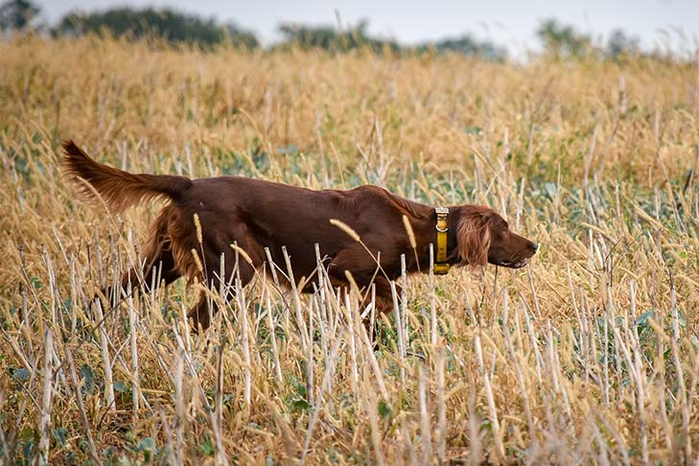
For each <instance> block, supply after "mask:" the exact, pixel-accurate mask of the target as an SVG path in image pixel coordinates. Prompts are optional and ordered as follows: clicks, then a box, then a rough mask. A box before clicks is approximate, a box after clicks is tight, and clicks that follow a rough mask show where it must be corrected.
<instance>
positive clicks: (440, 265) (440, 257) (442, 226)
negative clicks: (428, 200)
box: [433, 207, 451, 275]
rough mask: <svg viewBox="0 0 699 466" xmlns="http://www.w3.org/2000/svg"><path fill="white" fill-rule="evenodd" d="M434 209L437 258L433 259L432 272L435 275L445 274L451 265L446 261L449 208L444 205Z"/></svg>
mask: <svg viewBox="0 0 699 466" xmlns="http://www.w3.org/2000/svg"><path fill="white" fill-rule="evenodd" d="M434 211H435V212H436V213H437V225H435V229H436V230H437V258H436V259H435V261H434V268H433V272H434V274H435V275H446V274H447V273H448V272H449V268H450V267H451V266H450V265H449V264H448V263H447V232H448V231H449V227H448V226H447V216H448V215H449V209H448V208H446V207H435V208H434Z"/></svg>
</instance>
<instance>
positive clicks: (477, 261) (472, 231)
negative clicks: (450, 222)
mask: <svg viewBox="0 0 699 466" xmlns="http://www.w3.org/2000/svg"><path fill="white" fill-rule="evenodd" d="M492 219H493V218H492V215H488V213H482V212H466V213H465V214H464V215H462V216H461V218H460V219H459V221H458V223H457V226H456V241H457V243H458V250H459V256H460V257H461V264H462V265H468V266H469V267H485V266H486V265H488V250H489V249H490V223H491V221H492Z"/></svg>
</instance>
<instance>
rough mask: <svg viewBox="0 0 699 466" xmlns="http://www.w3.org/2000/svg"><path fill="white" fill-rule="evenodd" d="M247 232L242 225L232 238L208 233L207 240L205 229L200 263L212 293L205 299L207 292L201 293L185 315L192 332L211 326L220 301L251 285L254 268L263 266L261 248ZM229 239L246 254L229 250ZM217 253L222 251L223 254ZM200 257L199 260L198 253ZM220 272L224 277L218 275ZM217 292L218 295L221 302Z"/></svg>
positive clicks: (228, 298) (227, 300) (230, 248)
mask: <svg viewBox="0 0 699 466" xmlns="http://www.w3.org/2000/svg"><path fill="white" fill-rule="evenodd" d="M246 232H247V229H246V228H245V227H244V225H241V226H240V227H239V228H238V229H237V231H236V232H235V236H233V235H226V236H225V237H220V236H219V237H216V234H215V233H210V235H211V236H213V237H210V236H208V235H207V234H206V230H205V232H204V241H203V244H202V248H201V249H202V252H203V259H204V260H203V261H202V267H203V268H204V271H203V276H204V283H205V285H206V287H207V288H209V289H210V290H211V291H212V292H213V293H212V295H211V296H207V293H206V292H202V294H201V296H200V297H199V301H198V303H197V304H196V305H195V306H194V307H192V309H190V310H189V312H188V313H187V317H188V318H189V320H190V322H191V324H192V328H193V329H194V331H195V332H197V331H198V330H199V328H200V327H201V329H202V330H206V329H207V328H208V327H209V325H211V319H212V317H213V315H214V314H215V313H216V311H218V309H219V307H220V303H221V299H222V300H223V301H225V302H229V301H231V300H232V299H234V298H235V293H237V292H239V291H240V289H242V288H243V287H245V286H246V285H247V284H248V283H250V281H251V280H252V278H253V277H254V276H255V269H256V268H257V267H259V266H260V265H261V264H262V257H263V256H262V251H261V248H260V247H259V246H258V245H257V243H256V242H255V241H254V239H253V238H252V237H251V236H249V235H246V234H244V233H246ZM232 238H235V242H236V243H237V245H238V246H239V247H240V248H241V249H242V250H243V251H245V254H242V253H240V252H237V251H236V250H235V249H234V248H232V247H231V244H233V241H231V239H232ZM219 251H225V252H224V253H223V255H222V254H221V252H219ZM199 256H200V258H201V253H200V254H199ZM222 256H223V263H222V262H221V259H222ZM248 259H249V260H250V262H252V263H250V262H249V261H248ZM222 271H223V275H221V272H222ZM217 293H218V294H220V299H219V297H218V296H217Z"/></svg>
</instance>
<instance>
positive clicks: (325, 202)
mask: <svg viewBox="0 0 699 466" xmlns="http://www.w3.org/2000/svg"><path fill="white" fill-rule="evenodd" d="M63 149H64V151H65V158H64V160H63V165H64V168H65V171H66V172H67V174H68V175H69V176H71V177H73V178H75V179H79V178H82V179H83V180H84V181H86V182H87V183H89V185H90V186H91V187H92V188H93V189H94V190H93V189H90V188H89V187H88V186H86V185H84V184H83V185H82V187H83V189H82V191H83V192H84V194H86V195H87V196H88V197H94V194H95V192H96V193H98V194H99V196H100V197H101V198H102V199H103V200H104V202H105V203H106V205H107V206H108V207H109V209H110V210H111V211H113V212H116V213H118V212H121V211H123V210H124V209H126V208H127V207H129V206H131V205H134V204H137V203H139V202H140V201H144V200H146V199H152V198H156V197H161V198H165V199H169V200H170V203H169V204H168V205H166V206H165V207H164V208H163V210H162V211H161V212H160V215H159V216H158V217H157V219H156V220H155V222H154V223H153V226H152V229H151V232H150V236H149V239H148V241H147V243H146V244H145V247H144V248H143V257H144V258H145V259H146V262H145V265H144V266H143V269H142V270H141V272H142V276H143V277H145V279H146V282H150V278H151V276H152V274H153V273H156V272H158V267H160V270H159V271H160V275H159V276H160V277H161V279H162V280H163V281H164V282H165V284H166V285H167V284H169V283H171V282H173V281H174V280H176V279H177V278H179V277H181V276H184V277H188V278H189V279H190V280H197V279H198V280H203V282H204V283H205V284H206V285H207V286H210V287H213V289H219V283H220V282H219V280H220V279H224V280H225V281H226V283H230V282H229V280H230V279H231V278H232V274H234V273H235V263H234V261H233V260H231V258H233V257H235V254H236V252H235V251H234V249H233V247H232V245H233V244H236V245H237V247H239V248H240V249H242V250H243V251H245V253H246V254H247V256H249V259H250V261H251V263H249V262H248V261H247V260H242V258H241V259H240V260H239V261H238V273H239V275H240V282H241V284H242V286H245V285H246V284H247V283H248V282H250V280H251V279H252V278H253V276H254V274H255V270H256V269H260V268H261V267H265V266H266V265H265V264H266V258H267V255H266V253H265V250H264V248H269V251H270V254H271V258H272V260H273V261H274V262H275V263H276V264H284V263H285V259H284V254H283V250H282V248H283V247H286V251H287V253H288V255H289V256H290V259H291V264H292V266H291V268H292V271H293V276H294V277H295V279H296V280H298V281H300V279H301V278H302V277H306V278H308V277H310V276H311V275H312V274H313V273H314V271H315V270H316V267H317V259H316V252H315V244H318V246H319V248H320V255H321V257H322V260H323V264H324V266H325V267H326V268H327V272H328V276H329V277H330V279H331V283H332V285H333V286H335V287H343V286H346V285H348V281H347V276H346V272H350V273H351V276H352V277H353V279H354V280H355V281H356V283H357V284H358V285H359V286H360V287H369V286H370V285H371V284H372V283H373V284H374V285H375V292H376V304H377V307H378V308H379V310H386V309H390V308H391V307H392V303H393V300H392V293H391V287H390V282H389V280H395V279H396V278H398V277H399V276H400V273H401V255H405V261H406V268H407V272H408V273H412V272H417V271H419V270H422V271H426V270H427V269H428V268H429V263H430V260H429V258H430V252H429V251H430V244H431V243H434V244H436V237H437V230H436V229H435V227H436V225H437V214H436V213H435V209H434V208H433V207H430V206H427V205H424V204H420V203H417V202H413V201H410V200H407V199H403V198H401V197H399V196H396V195H394V194H391V193H390V192H388V191H387V190H385V189H383V188H380V187H377V186H360V187H357V188H354V189H350V190H347V191H343V190H330V189H328V190H321V191H314V190H311V189H306V188H298V187H295V186H289V185H285V184H281V183H273V182H270V181H261V180H256V179H251V178H244V177H237V176H235V177H229V176H222V177H216V178H203V179H196V180H191V179H189V178H186V177H183V176H173V175H150V174H133V173H128V172H125V171H122V170H118V169H116V168H112V167H109V166H106V165H103V164H100V163H98V162H96V161H94V160H93V159H91V158H90V157H89V156H88V155H87V154H85V152H83V151H82V150H81V149H80V148H79V147H78V146H77V145H76V144H75V143H74V142H73V141H70V140H68V141H65V142H64V143H63ZM403 217H407V220H408V221H409V222H410V226H411V227H412V232H413V236H414V242H413V243H412V244H414V245H415V249H413V247H412V245H411V239H410V238H409V234H408V232H407V227H406V225H405V223H404V219H403ZM333 219H334V220H339V221H340V222H342V223H344V224H345V225H347V226H349V227H350V228H351V229H352V230H354V232H356V234H357V235H358V236H359V239H360V241H361V242H358V241H357V238H356V236H355V235H354V234H348V232H347V231H342V230H341V229H340V228H338V226H337V225H338V224H337V222H332V223H331V220H333ZM446 226H447V230H446V240H447V241H446V257H445V262H447V263H448V264H451V265H460V266H463V265H472V266H485V265H486V264H487V263H491V264H495V265H500V266H503V267H510V268H519V267H523V266H524V265H526V264H527V261H528V259H529V258H531V257H532V256H533V255H534V254H535V253H536V250H537V248H538V245H537V244H536V243H534V242H532V241H530V240H528V239H526V238H524V237H522V236H519V235H517V234H515V233H513V232H511V231H510V230H509V228H508V225H507V222H506V221H505V220H504V219H503V218H502V217H501V216H500V215H498V214H497V213H495V212H494V211H493V210H491V209H489V208H488V207H483V206H477V205H459V206H453V207H449V214H448V217H447V218H446ZM350 233H351V232H350ZM239 251H240V250H238V252H239ZM222 254H223V255H224V257H227V258H228V260H225V259H224V261H223V262H224V263H223V264H221V263H220V262H221V255H222ZM241 254H242V253H241ZM246 259H247V258H246ZM222 266H223V268H224V271H225V275H224V276H223V277H221V276H220V270H221V267H222ZM139 275H140V274H138V273H136V271H135V270H131V271H130V272H128V273H127V274H125V276H124V278H123V281H122V284H123V286H125V285H126V284H127V283H129V282H131V283H132V284H133V285H134V286H138V282H139V280H138V276H139ZM156 285H158V284H157V283H156ZM105 291H107V290H105ZM119 291H121V290H119ZM302 291H303V292H312V291H313V286H312V283H311V284H306V286H305V287H304V288H303V290H302ZM106 294H107V295H108V294H109V293H108V292H107V293H106ZM120 294H121V293H120ZM226 298H227V299H229V298H230V296H227V297H226ZM213 311H215V309H213V310H211V312H213ZM188 316H189V318H190V320H191V323H192V324H193V326H194V328H195V329H196V328H198V326H201V327H202V328H204V329H205V328H207V327H208V326H209V320H210V309H209V305H208V304H207V299H206V298H205V296H204V295H203V294H202V296H201V298H200V300H199V303H198V304H197V305H196V306H194V308H192V309H191V310H190V311H189V314H188Z"/></svg>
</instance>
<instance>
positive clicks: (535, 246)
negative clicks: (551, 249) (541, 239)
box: [532, 243, 539, 252]
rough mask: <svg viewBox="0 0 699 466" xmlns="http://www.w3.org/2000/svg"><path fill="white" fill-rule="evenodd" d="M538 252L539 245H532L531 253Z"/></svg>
mask: <svg viewBox="0 0 699 466" xmlns="http://www.w3.org/2000/svg"><path fill="white" fill-rule="evenodd" d="M538 250H539V244H538V243H532V251H534V252H536V251H538Z"/></svg>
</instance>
